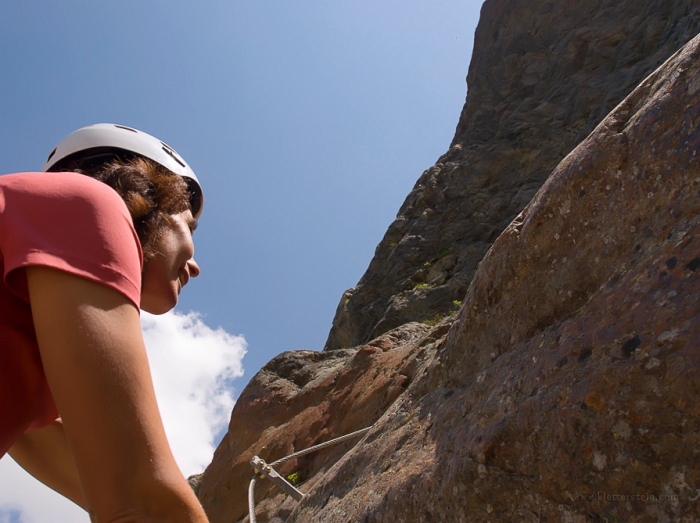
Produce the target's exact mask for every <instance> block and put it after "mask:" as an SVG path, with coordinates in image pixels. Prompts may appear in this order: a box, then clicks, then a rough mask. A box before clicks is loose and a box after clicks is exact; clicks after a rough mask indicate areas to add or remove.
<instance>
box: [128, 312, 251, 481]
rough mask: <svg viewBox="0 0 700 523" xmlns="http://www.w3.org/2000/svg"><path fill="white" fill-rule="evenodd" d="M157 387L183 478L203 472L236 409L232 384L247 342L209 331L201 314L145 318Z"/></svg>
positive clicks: (165, 423)
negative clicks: (218, 437)
mask: <svg viewBox="0 0 700 523" xmlns="http://www.w3.org/2000/svg"><path fill="white" fill-rule="evenodd" d="M141 314H142V315H141V326H142V328H143V336H144V340H145V342H146V347H147V349H148V357H149V360H150V362H151V372H152V374H153V384H154V386H155V388H156V396H157V398H158V406H159V407H160V411H161V416H162V417H163V424H164V425H165V431H166V433H167V435H168V440H169V441H170V446H171V447H172V449H173V454H175V459H176V460H177V463H178V465H179V466H180V469H181V470H182V472H183V474H184V475H185V476H189V475H190V474H195V473H198V472H203V471H204V468H205V467H206V466H207V465H208V464H209V463H210V462H211V458H212V455H213V453H214V438H215V436H216V434H217V433H219V432H220V431H221V429H223V428H224V427H225V426H226V424H227V423H228V420H229V417H230V415H231V409H233V403H234V402H233V396H232V393H231V390H230V383H227V382H230V380H232V379H235V378H240V377H241V376H243V367H242V364H241V362H242V359H243V355H244V354H245V352H246V347H247V344H246V342H245V340H244V339H243V337H241V336H232V335H231V334H228V333H227V332H226V331H224V330H223V329H221V328H219V329H216V330H213V329H211V328H209V327H207V326H206V325H205V324H204V322H203V321H202V320H201V318H200V316H199V315H198V314H197V313H194V312H190V313H189V314H180V313H168V314H164V315H163V316H152V315H150V314H147V313H145V312H142V313H141Z"/></svg>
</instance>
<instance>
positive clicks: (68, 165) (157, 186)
mask: <svg viewBox="0 0 700 523" xmlns="http://www.w3.org/2000/svg"><path fill="white" fill-rule="evenodd" d="M125 133H126V134H125ZM133 133H136V134H137V135H138V136H136V137H134V136H132V134H133ZM124 147H128V149H125V148H124ZM134 150H136V151H137V152H135V151H134ZM141 153H144V154H147V156H145V155H144V154H141ZM170 167H172V168H174V169H175V170H176V171H178V172H173V171H172V170H171V168H170ZM43 170H45V171H72V172H80V173H82V174H85V175H87V176H90V177H92V178H95V179H97V180H100V181H101V182H103V183H105V184H107V185H109V186H110V187H112V189H114V190H115V191H116V192H117V193H118V194H119V196H121V198H122V200H124V203H125V204H126V207H127V209H128V210H129V213H130V214H131V218H132V220H133V224H134V229H135V230H136V233H137V235H138V237H139V241H140V243H141V248H142V251H143V259H144V268H143V280H142V295H141V308H143V309H144V310H146V311H148V312H152V313H154V314H160V313H163V312H166V311H168V310H170V309H172V308H173V307H174V306H175V305H176V304H177V299H178V295H179V293H180V290H181V289H182V287H183V286H184V285H185V284H186V283H187V281H188V280H189V279H190V278H191V277H195V276H197V275H198V274H199V266H198V265H197V263H196V262H195V261H194V244H193V242H192V233H193V232H194V229H195V227H196V223H197V221H196V220H197V218H198V217H199V215H200V214H201V210H202V204H203V196H202V191H201V187H200V185H199V182H198V180H197V178H196V176H195V175H194V173H193V172H192V170H191V169H190V168H189V167H188V166H187V165H186V164H185V163H184V160H182V159H181V158H180V157H179V156H178V155H177V153H175V152H174V151H173V150H172V149H171V148H170V147H168V146H167V145H166V144H164V143H163V142H160V141H157V139H156V138H153V137H152V136H150V135H147V134H146V133H141V132H140V131H136V130H134V129H131V128H128V127H123V126H115V125H112V124H98V125H95V126H90V127H86V128H83V129H79V130H78V131H75V132H74V133H71V135H69V136H68V137H67V138H65V139H64V140H63V141H61V143H59V145H58V146H57V147H56V149H54V150H53V151H52V152H51V154H50V155H49V158H48V159H47V162H46V163H45V164H44V168H43Z"/></svg>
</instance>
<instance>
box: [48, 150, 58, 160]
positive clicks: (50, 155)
mask: <svg viewBox="0 0 700 523" xmlns="http://www.w3.org/2000/svg"><path fill="white" fill-rule="evenodd" d="M56 149H58V147H54V149H53V151H51V152H50V153H49V157H48V158H47V159H46V161H47V162H48V161H49V160H50V159H51V158H53V155H54V154H56Z"/></svg>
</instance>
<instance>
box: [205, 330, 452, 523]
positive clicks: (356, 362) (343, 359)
mask: <svg viewBox="0 0 700 523" xmlns="http://www.w3.org/2000/svg"><path fill="white" fill-rule="evenodd" d="M448 328H449V327H448V326H446V325H438V326H435V327H434V328H429V327H427V326H426V325H423V324H420V323H411V324H408V325H404V326H403V327H402V328H400V329H397V330H395V331H392V332H389V333H386V334H384V335H383V336H380V337H379V338H377V339H375V340H374V341H372V343H370V344H368V345H365V346H362V347H359V348H355V349H347V350H341V351H333V352H313V351H293V352H285V353H283V354H281V355H279V356H277V357H276V358H275V359H273V360H272V361H271V362H270V363H268V364H267V365H266V366H265V367H264V368H263V369H262V370H261V371H260V372H259V373H258V374H257V375H256V376H255V377H254V378H253V379H252V380H251V382H250V383H249V384H248V386H247V387H246V388H245V390H244V391H243V392H242V394H241V396H240V398H239V399H238V401H237V403H236V405H237V406H236V408H235V409H234V411H233V415H232V417H231V424H230V428H229V433H228V434H227V435H226V437H225V438H224V440H223V442H222V443H221V445H219V448H218V449H217V450H216V453H215V454H214V460H213V462H212V464H211V465H210V466H209V467H208V468H207V470H206V472H205V473H204V474H203V476H202V478H201V483H200V484H199V486H198V489H197V490H198V494H199V498H200V500H201V501H202V504H203V505H204V506H205V507H206V510H207V514H208V515H209V518H210V520H211V521H212V522H214V521H227V522H230V521H237V520H239V519H240V518H243V517H244V516H245V515H246V514H247V513H248V505H247V488H248V483H249V482H250V479H251V477H252V475H253V474H252V472H253V469H252V468H251V466H250V464H249V461H250V459H251V458H252V457H253V456H255V455H257V456H260V457H261V458H263V459H265V460H266V461H267V462H268V463H271V462H273V461H274V460H277V459H279V458H281V457H284V456H287V455H289V454H291V453H293V452H295V451H298V450H303V449H305V448H308V447H310V446H311V445H315V444H316V443H321V442H324V441H327V440H329V439H331V438H333V437H334V435H343V434H347V433H350V432H354V431H355V430H359V429H361V428H365V427H369V426H370V425H372V424H373V423H374V422H375V421H376V420H377V419H379V417H380V416H381V415H382V414H383V413H384V411H385V410H386V409H387V407H389V406H390V405H391V404H392V403H393V402H394V401H395V400H396V398H398V397H399V396H400V395H401V394H402V393H403V392H404V391H405V390H406V388H407V387H408V386H409V385H410V383H411V382H412V380H413V378H414V376H415V374H416V372H417V370H418V369H419V367H420V366H421V362H422V361H424V360H425V359H426V358H428V357H429V356H431V355H432V353H433V352H434V347H435V341H436V339H437V338H441V337H444V335H445V334H446V333H447V330H448ZM355 443H356V441H355V442H350V445H354V444H355ZM348 448H349V446H348V445H347V444H342V445H339V446H338V447H333V448H330V449H328V450H325V451H322V452H318V453H316V454H312V455H309V456H307V457H302V458H299V459H295V460H292V461H289V462H287V463H285V464H284V466H283V467H280V468H279V470H278V472H279V473H280V474H284V475H287V474H291V473H293V472H296V473H297V475H298V479H299V481H302V482H304V487H303V488H304V489H305V490H306V489H307V488H309V487H310V486H311V485H313V484H314V483H315V482H317V481H318V480H319V479H320V477H321V476H322V473H323V472H324V471H326V470H327V469H329V468H330V466H331V465H332V464H333V463H335V462H336V461H337V460H338V459H339V458H340V457H341V456H342V455H343V454H344V453H345V452H347V450H348ZM307 480H308V481H307ZM256 498H257V499H259V500H262V501H261V502H260V503H259V504H258V506H257V512H258V521H261V522H262V521H267V518H269V517H270V514H273V513H274V514H277V515H278V516H279V515H288V514H289V513H290V512H291V510H292V508H293V507H294V506H295V505H296V502H295V501H293V500H292V499H286V501H285V498H286V496H284V495H282V494H281V492H280V491H278V490H276V487H272V484H271V483H270V482H261V483H260V486H259V487H258V488H257V490H256ZM264 515H266V517H263V516H264Z"/></svg>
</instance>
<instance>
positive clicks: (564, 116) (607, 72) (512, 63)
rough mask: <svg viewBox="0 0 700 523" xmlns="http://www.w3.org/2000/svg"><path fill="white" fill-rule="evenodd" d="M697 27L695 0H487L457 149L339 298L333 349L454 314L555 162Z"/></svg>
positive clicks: (415, 193)
mask: <svg viewBox="0 0 700 523" xmlns="http://www.w3.org/2000/svg"><path fill="white" fill-rule="evenodd" d="M698 31H700V4H699V3H698V1H697V0H614V1H611V0H587V1H585V2H569V1H554V0H487V1H486V2H485V3H484V5H483V7H482V10H481V19H480V21H479V26H478V28H477V30H476V35H475V42H474V52H473V57H472V61H471V64H470V66H469V74H468V76H467V83H468V86H469V93H468V96H467V101H466V104H465V105H464V109H463V111H462V115H461V117H460V119H459V123H458V125H457V131H456V135H455V138H454V140H453V142H452V144H451V146H450V149H449V151H448V152H447V153H446V154H445V155H443V156H442V157H441V158H440V159H439V160H438V161H437V163H436V164H435V166H434V167H431V168H430V169H428V170H427V171H425V172H424V173H423V174H422V175H421V176H420V178H419V179H418V181H417V182H416V185H415V187H414V189H413V190H412V191H411V193H410V194H409V195H408V197H407V198H406V201H405V202H404V204H403V206H402V207H401V209H400V210H399V212H398V215H397V218H396V220H395V221H394V223H392V224H391V225H390V227H389V229H388V231H387V232H386V235H385V236H384V238H383V239H382V241H381V242H380V244H379V245H378V247H377V250H376V253H375V256H374V258H373V260H372V262H371V263H370V265H369V268H368V269H367V272H366V273H365V274H364V276H363V277H362V279H361V280H360V282H359V283H358V284H357V286H356V287H355V288H354V289H350V290H349V291H346V293H345V294H344V295H343V297H342V299H341V301H340V304H339V306H338V310H337V311H336V315H335V318H334V320H333V326H332V328H331V331H330V334H329V338H328V341H327V342H326V347H325V348H326V350H334V349H338V348H344V347H352V346H355V345H360V344H362V343H367V342H368V341H369V340H371V339H373V338H375V337H376V336H378V335H380V334H382V333H384V332H386V331H388V330H390V329H393V328H395V327H397V326H399V325H403V324H404V323H407V322H409V321H423V320H430V319H434V318H439V317H441V316H445V315H448V314H450V313H451V312H452V311H453V310H454V305H453V303H454V301H455V300H458V301H459V300H462V298H463V297H464V295H465V294H466V291H467V288H468V286H469V283H470V282H471V280H472V278H473V276H474V273H475V271H476V268H477V265H478V264H479V262H480V260H481V259H482V258H483V256H484V254H485V253H486V251H487V250H488V249H489V248H490V246H491V245H492V243H493V241H494V240H495V239H496V237H498V235H499V234H500V233H501V232H502V231H503V230H504V229H505V227H506V226H507V225H508V224H509V223H510V222H511V220H513V218H515V216H517V214H518V213H519V212H520V211H521V210H522V209H523V208H524V207H525V205H526V204H527V203H528V202H529V201H530V199H531V198H532V197H533V196H534V194H535V193H536V192H537V190H538V189H539V188H540V187H541V185H542V184H543V183H544V181H545V180H546V179H547V177H548V176H549V174H550V173H551V172H552V169H554V167H555V166H556V165H557V164H558V163H559V161H560V160H561V159H562V158H563V157H564V156H565V155H566V154H567V153H568V152H569V151H571V150H572V149H573V148H574V147H575V146H576V145H577V144H578V143H579V142H580V141H581V140H582V139H583V138H585V137H586V136H587V135H588V134H589V133H590V132H591V131H592V130H593V128H594V127H595V126H596V125H597V124H598V123H599V122H600V121H601V120H602V119H603V117H605V115H607V114H608V113H609V112H610V111H611V110H612V109H613V108H614V107H615V106H616V105H617V104H618V103H619V102H620V101H622V99H623V98H624V97H625V96H626V95H627V94H629V93H630V92H631V91H632V90H633V89H634V88H635V87H636V86H637V85H638V84H639V82H641V81H642V79H643V78H644V77H645V76H647V75H648V74H649V73H651V72H652V71H653V70H654V69H656V68H657V67H658V66H659V65H660V64H661V63H662V62H663V61H664V60H666V59H667V58H668V57H669V56H670V55H671V54H672V53H674V52H675V51H676V50H678V49H679V48H680V47H681V46H682V45H683V44H684V43H686V42H687V41H688V40H690V38H692V37H693V36H695V34H697V33H698Z"/></svg>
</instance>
